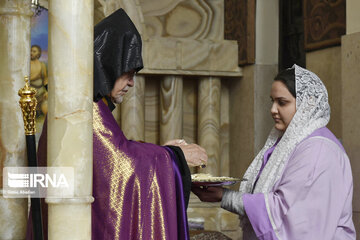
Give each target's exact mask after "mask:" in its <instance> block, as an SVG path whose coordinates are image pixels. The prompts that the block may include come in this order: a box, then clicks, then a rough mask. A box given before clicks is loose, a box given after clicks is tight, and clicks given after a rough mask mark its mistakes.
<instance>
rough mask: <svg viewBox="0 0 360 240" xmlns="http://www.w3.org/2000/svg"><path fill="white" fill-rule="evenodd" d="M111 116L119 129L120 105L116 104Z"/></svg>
mask: <svg viewBox="0 0 360 240" xmlns="http://www.w3.org/2000/svg"><path fill="white" fill-rule="evenodd" d="M112 115H113V116H114V118H115V120H116V122H117V124H118V125H119V126H120V127H121V105H120V104H116V105H115V109H114V110H113V111H112Z"/></svg>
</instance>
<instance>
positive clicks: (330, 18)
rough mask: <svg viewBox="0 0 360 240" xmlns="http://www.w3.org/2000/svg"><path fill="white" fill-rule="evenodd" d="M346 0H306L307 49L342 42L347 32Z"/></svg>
mask: <svg viewBox="0 0 360 240" xmlns="http://www.w3.org/2000/svg"><path fill="white" fill-rule="evenodd" d="M345 10H346V5H345V0H304V26H305V49H306V50H315V49H319V48H324V47H328V46H332V45H338V44H340V43H341V39H340V37H341V36H342V35H344V34H345V32H346V22H345V21H346V16H345Z"/></svg>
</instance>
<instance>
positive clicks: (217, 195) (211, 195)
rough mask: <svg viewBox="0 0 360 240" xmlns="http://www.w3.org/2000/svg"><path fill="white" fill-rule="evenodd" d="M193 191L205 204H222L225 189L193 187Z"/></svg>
mask: <svg viewBox="0 0 360 240" xmlns="http://www.w3.org/2000/svg"><path fill="white" fill-rule="evenodd" d="M191 191H192V192H193V193H195V195H196V196H198V198H199V199H200V200H201V201H203V202H221V200H222V196H223V191H224V189H223V188H222V187H194V186H193V187H191Z"/></svg>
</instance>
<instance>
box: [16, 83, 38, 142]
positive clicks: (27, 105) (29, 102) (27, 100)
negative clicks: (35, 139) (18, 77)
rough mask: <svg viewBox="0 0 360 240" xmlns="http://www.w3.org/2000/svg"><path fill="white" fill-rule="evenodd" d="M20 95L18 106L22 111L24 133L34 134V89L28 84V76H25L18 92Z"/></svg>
mask: <svg viewBox="0 0 360 240" xmlns="http://www.w3.org/2000/svg"><path fill="white" fill-rule="evenodd" d="M18 94H19V96H20V101H19V104H20V107H21V110H22V113H23V119H24V128H25V134H26V135H35V132H36V126H35V116H36V105H37V100H36V97H35V95H36V90H35V88H33V87H30V86H29V77H28V76H25V86H24V87H23V88H21V89H20V90H19V92H18Z"/></svg>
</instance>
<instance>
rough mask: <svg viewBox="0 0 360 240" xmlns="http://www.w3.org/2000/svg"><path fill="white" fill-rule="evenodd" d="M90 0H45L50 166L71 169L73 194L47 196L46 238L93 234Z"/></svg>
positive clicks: (92, 27)
mask: <svg viewBox="0 0 360 240" xmlns="http://www.w3.org/2000/svg"><path fill="white" fill-rule="evenodd" d="M93 11H94V2H93V0H68V1H57V0H54V1H52V0H50V1H49V112H48V138H47V139H48V148H47V149H48V150H47V153H48V156H47V157H48V158H47V160H48V166H52V167H56V166H66V167H73V169H74V182H75V184H74V192H75V193H74V197H73V198H68V199H62V198H47V199H46V202H47V203H48V208H49V213H48V214H49V222H48V234H49V235H48V237H49V239H55V240H56V239H91V202H92V201H93V197H92V196H91V195H92V154H93V149H92V148H93V135H92V112H93V52H94V48H93V41H94V26H93V22H94V21H93V16H94V14H93Z"/></svg>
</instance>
